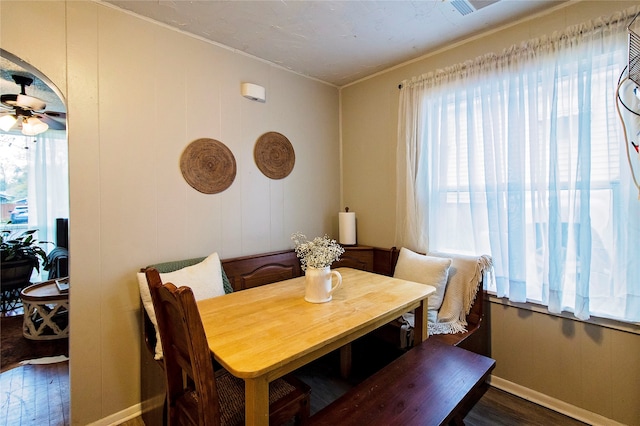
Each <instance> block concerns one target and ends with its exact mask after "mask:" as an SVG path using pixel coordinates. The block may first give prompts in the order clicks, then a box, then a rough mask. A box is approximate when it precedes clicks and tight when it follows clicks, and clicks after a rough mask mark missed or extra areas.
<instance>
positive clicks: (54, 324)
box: [20, 278, 69, 340]
mask: <svg viewBox="0 0 640 426" xmlns="http://www.w3.org/2000/svg"><path fill="white" fill-rule="evenodd" d="M65 280H66V282H67V283H68V282H69V279H68V278H66V279H65V278H59V279H57V280H49V281H43V282H40V283H37V284H33V285H30V286H28V287H25V288H24V289H23V290H22V291H21V292H20V297H21V298H22V304H23V306H24V321H23V326H22V333H23V335H24V337H26V338H27V339H31V340H53V339H62V338H65V337H69V290H68V287H67V289H66V290H65V289H59V286H58V284H56V281H59V282H65Z"/></svg>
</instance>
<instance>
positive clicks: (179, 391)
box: [145, 268, 220, 426]
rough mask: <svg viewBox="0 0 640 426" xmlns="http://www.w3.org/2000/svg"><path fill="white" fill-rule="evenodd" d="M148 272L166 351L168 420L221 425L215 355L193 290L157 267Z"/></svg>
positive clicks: (182, 422) (169, 422) (178, 422)
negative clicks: (163, 274) (163, 276)
mask: <svg viewBox="0 0 640 426" xmlns="http://www.w3.org/2000/svg"><path fill="white" fill-rule="evenodd" d="M145 274H146V277H147V282H148V283H149V289H150V291H151V298H152V300H153V305H154V309H155V312H156V318H157V321H158V329H159V331H160V340H161V341H162V351H163V354H164V356H163V359H164V371H165V379H166V388H167V410H168V413H167V419H168V424H169V426H171V425H177V424H194V425H219V424H220V403H219V400H218V391H217V388H216V382H215V374H214V370H213V362H212V356H211V351H210V350H209V346H208V344H207V338H206V335H205V332H204V328H203V326H202V320H201V318H200V314H199V312H198V306H197V305H196V299H195V297H194V295H193V292H192V291H191V289H190V288H189V287H180V288H177V287H176V286H175V285H173V284H172V283H166V284H163V283H162V280H161V278H160V274H159V273H158V271H157V270H156V269H153V268H149V269H147V270H146V271H145Z"/></svg>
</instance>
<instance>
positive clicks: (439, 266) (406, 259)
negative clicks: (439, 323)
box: [393, 247, 451, 315]
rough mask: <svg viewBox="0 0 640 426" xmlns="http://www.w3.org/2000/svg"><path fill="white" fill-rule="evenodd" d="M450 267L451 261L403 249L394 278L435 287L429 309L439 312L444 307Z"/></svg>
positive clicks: (430, 297) (430, 298)
mask: <svg viewBox="0 0 640 426" xmlns="http://www.w3.org/2000/svg"><path fill="white" fill-rule="evenodd" d="M450 266H451V259H447V258H442V257H433V256H426V255H423V254H419V253H414V252H413V251H411V250H409V249H407V248H405V247H402V248H401V249H400V254H399V255H398V262H397V263H396V269H395V272H394V273H393V276H394V278H400V279H403V280H407V281H415V282H417V283H421V284H427V285H431V286H433V287H435V289H436V292H435V293H434V294H432V295H431V296H429V307H428V309H429V311H437V310H438V309H440V306H441V305H442V299H443V298H444V291H445V288H446V286H447V279H448V278H449V267H450ZM431 315H433V314H431Z"/></svg>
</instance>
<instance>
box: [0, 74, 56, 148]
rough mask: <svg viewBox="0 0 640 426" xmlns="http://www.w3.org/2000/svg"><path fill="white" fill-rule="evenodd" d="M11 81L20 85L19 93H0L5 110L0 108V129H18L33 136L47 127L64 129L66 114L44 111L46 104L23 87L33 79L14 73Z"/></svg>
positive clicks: (0, 99)
mask: <svg viewBox="0 0 640 426" xmlns="http://www.w3.org/2000/svg"><path fill="white" fill-rule="evenodd" d="M11 77H12V78H13V81H15V82H16V84H17V85H19V86H20V89H21V90H20V94H7V95H0V104H1V106H0V107H2V108H5V109H6V111H1V110H0V129H2V130H4V131H5V132H8V131H10V130H12V129H20V130H21V131H22V134H24V135H27V136H35V135H37V134H40V133H42V132H46V131H47V130H48V129H53V130H65V129H66V128H67V124H66V119H67V114H66V113H63V112H55V111H44V109H45V108H46V107H47V104H46V103H45V102H44V101H42V100H41V99H38V98H36V97H33V96H29V95H27V94H26V92H25V87H27V86H30V85H31V83H33V79H32V78H30V77H26V76H23V75H17V74H14V75H12V76H11Z"/></svg>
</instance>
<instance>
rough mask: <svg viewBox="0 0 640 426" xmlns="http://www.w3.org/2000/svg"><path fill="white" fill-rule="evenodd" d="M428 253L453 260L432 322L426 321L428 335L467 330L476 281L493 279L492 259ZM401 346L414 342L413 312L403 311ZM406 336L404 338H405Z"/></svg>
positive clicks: (474, 297) (487, 256) (474, 296)
mask: <svg viewBox="0 0 640 426" xmlns="http://www.w3.org/2000/svg"><path fill="white" fill-rule="evenodd" d="M427 254H428V255H429V256H437V257H447V258H450V259H452V262H451V267H450V268H449V280H448V282H447V287H446V290H445V294H444V300H443V301H442V306H441V307H440V310H439V311H438V318H437V320H436V321H435V322H429V323H428V324H427V326H428V331H429V335H432V334H453V333H462V332H465V331H467V315H468V314H469V312H470V311H471V306H472V305H473V302H474V300H475V299H476V295H477V291H478V282H480V280H485V281H486V282H488V281H489V280H493V279H494V277H493V260H492V259H491V256H489V255H481V256H467V255H460V254H450V253H440V252H429V253H427ZM401 321H402V322H403V327H402V328H403V330H406V331H407V333H402V337H401V342H400V343H401V347H406V346H407V344H410V342H412V341H413V327H414V317H413V314H412V313H407V314H404V315H403V316H402V318H401ZM405 339H406V340H405Z"/></svg>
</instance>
